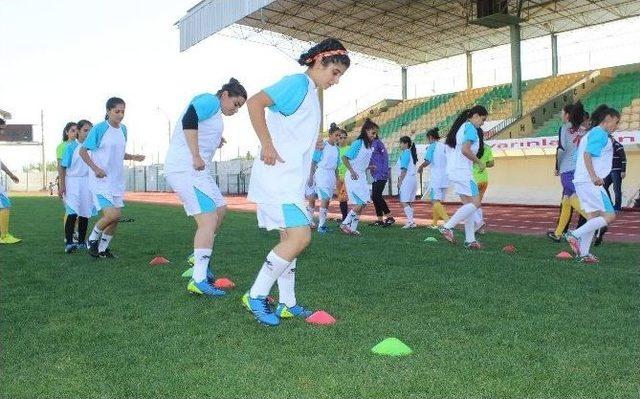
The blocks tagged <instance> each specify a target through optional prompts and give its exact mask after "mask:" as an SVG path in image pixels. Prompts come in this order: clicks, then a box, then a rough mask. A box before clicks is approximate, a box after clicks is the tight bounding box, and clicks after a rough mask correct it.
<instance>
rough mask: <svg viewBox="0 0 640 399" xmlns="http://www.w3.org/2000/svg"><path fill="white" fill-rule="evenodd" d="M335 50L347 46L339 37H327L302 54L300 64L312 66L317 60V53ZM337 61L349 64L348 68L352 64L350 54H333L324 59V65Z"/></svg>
mask: <svg viewBox="0 0 640 399" xmlns="http://www.w3.org/2000/svg"><path fill="white" fill-rule="evenodd" d="M333 50H346V48H345V47H344V46H343V45H342V43H340V41H339V40H338V39H334V38H332V37H329V38H327V39H324V40H323V41H321V42H320V43H318V44H316V45H315V46H313V47H311V48H310V49H309V50H307V51H306V52H304V53H302V54H300V58H298V64H300V65H302V66H312V65H313V64H314V63H315V61H316V60H315V56H316V55H318V54H320V53H324V52H327V51H333ZM335 62H338V63H341V64H344V65H345V66H347V68H348V67H349V65H350V64H351V61H350V59H349V56H348V55H346V54H344V55H331V56H328V57H326V58H323V59H322V64H323V65H329V64H330V63H335Z"/></svg>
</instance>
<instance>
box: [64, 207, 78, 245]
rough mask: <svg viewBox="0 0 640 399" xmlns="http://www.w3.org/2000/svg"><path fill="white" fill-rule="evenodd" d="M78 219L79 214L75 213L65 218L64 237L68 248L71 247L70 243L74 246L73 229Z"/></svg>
mask: <svg viewBox="0 0 640 399" xmlns="http://www.w3.org/2000/svg"><path fill="white" fill-rule="evenodd" d="M77 219H78V215H76V214H75V213H74V214H71V215H67V217H66V219H65V222H64V239H65V240H66V245H67V248H69V246H70V245H71V246H73V231H74V230H75V227H76V220H77ZM70 252H72V251H70Z"/></svg>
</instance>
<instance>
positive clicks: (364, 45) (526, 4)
mask: <svg viewBox="0 0 640 399" xmlns="http://www.w3.org/2000/svg"><path fill="white" fill-rule="evenodd" d="M501 3H502V4H504V3H506V4H507V6H508V11H509V14H511V15H516V14H517V13H518V9H519V8H520V18H521V21H522V22H521V37H522V39H523V40H524V39H531V38H535V37H540V36H545V35H549V34H551V33H560V32H566V31H569V30H574V29H579V28H584V27H587V26H592V25H598V24H602V23H605V22H611V21H615V20H619V19H624V18H628V17H633V16H638V15H640V1H638V0H552V1H544V0H506V1H504V2H501ZM475 16H476V1H474V0H457V1H442V0H431V1H430V0H361V1H356V0H304V1H303V0H203V1H201V2H200V3H198V4H197V5H196V6H194V7H193V8H192V9H190V10H189V11H188V12H187V15H185V16H184V17H183V18H182V19H180V21H178V22H177V25H178V26H179V28H180V49H181V51H184V50H186V49H188V48H189V47H191V46H193V45H195V44H196V43H198V42H199V41H201V40H203V39H205V38H206V37H208V36H210V35H212V34H214V33H216V32H218V31H220V30H222V29H224V28H225V27H227V26H230V25H232V24H239V25H243V26H247V27H250V28H253V29H256V30H259V31H271V32H276V33H279V34H282V35H285V36H288V37H292V38H295V39H299V40H302V41H305V42H318V41H320V40H322V39H324V38H326V37H329V36H332V37H336V38H337V39H339V40H340V41H342V42H343V44H345V46H346V47H347V48H348V49H350V50H353V51H357V52H359V53H363V54H366V55H369V56H373V57H377V58H383V59H387V60H391V61H394V62H396V63H398V64H401V65H415V64H420V63H424V62H428V61H433V60H436V59H440V58H446V57H451V56H454V55H459V54H464V53H466V52H468V51H477V50H482V49H486V48H490V47H495V46H500V45H503V44H507V43H509V40H510V38H509V28H508V27H503V28H498V29H491V28H488V27H485V26H480V25H477V24H474V23H473V21H474V20H475V19H476V17H475Z"/></svg>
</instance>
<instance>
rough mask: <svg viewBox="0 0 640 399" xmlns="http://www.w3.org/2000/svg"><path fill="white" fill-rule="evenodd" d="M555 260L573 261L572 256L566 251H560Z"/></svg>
mask: <svg viewBox="0 0 640 399" xmlns="http://www.w3.org/2000/svg"><path fill="white" fill-rule="evenodd" d="M556 258H557V259H562V260H567V259H573V256H572V255H571V254H570V253H569V252H567V251H562V252H560V253H559V254H557V255H556Z"/></svg>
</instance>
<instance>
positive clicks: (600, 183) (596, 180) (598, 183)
mask: <svg viewBox="0 0 640 399" xmlns="http://www.w3.org/2000/svg"><path fill="white" fill-rule="evenodd" d="M591 181H592V182H593V184H595V185H596V186H604V181H603V180H602V179H601V178H600V177H598V176H593V177H591Z"/></svg>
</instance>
